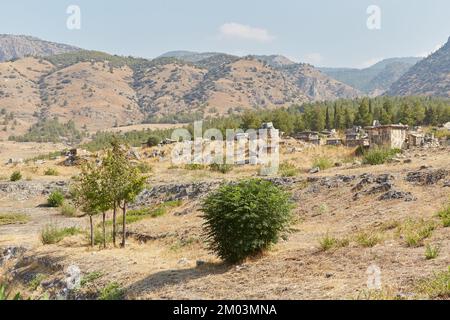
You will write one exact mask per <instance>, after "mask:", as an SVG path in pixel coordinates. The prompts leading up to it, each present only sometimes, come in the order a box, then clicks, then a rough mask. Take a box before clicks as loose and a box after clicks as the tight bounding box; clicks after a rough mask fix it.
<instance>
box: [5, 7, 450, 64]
mask: <svg viewBox="0 0 450 320" xmlns="http://www.w3.org/2000/svg"><path fill="white" fill-rule="evenodd" d="M70 5H78V6H79V8H80V10H81V29H79V30H69V29H68V28H67V26H66V21H67V19H68V17H69V14H67V12H66V11H67V8H68V6H70ZM371 5H377V6H378V7H379V8H380V10H381V16H380V17H381V19H380V27H381V28H380V29H375V30H370V29H369V28H368V27H367V20H368V18H369V14H367V12H366V11H367V9H368V7H369V6H371ZM449 17H450V1H449V0H428V1H425V0H422V1H420V0H368V1H366V0H340V1H337V0H314V1H313V0H311V1H306V0H272V1H268V0H226V1H225V0H223V1H216V0H164V1H152V0H146V1H145V0H127V1H119V0H70V1H65V0H39V1H35V0H14V1H12V0H8V1H6V0H4V1H2V4H1V6H0V33H13V34H27V35H33V36H37V37H40V38H42V39H45V40H50V41H56V42H63V43H68V44H72V45H76V46H79V47H82V48H86V49H95V50H101V51H106V52H109V53H114V54H120V55H133V56H140V57H146V58H152V57H156V56H158V55H160V54H162V53H164V52H166V51H170V50H193V51H220V52H227V53H231V54H237V55H245V54H250V53H251V54H283V55H285V56H287V57H289V58H291V59H293V60H295V61H302V62H310V63H312V64H314V65H318V66H336V67H337V66H347V67H350V66H352V67H363V66H368V65H370V64H372V63H374V62H377V60H380V59H383V58H389V57H398V56H419V55H425V54H428V53H430V52H431V51H434V50H435V49H436V48H438V47H439V46H440V45H442V44H444V43H445V42H446V41H447V39H448V38H449V36H450V18H449Z"/></svg>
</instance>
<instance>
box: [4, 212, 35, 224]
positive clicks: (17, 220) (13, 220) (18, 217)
mask: <svg viewBox="0 0 450 320" xmlns="http://www.w3.org/2000/svg"><path fill="white" fill-rule="evenodd" d="M29 220H30V218H29V217H28V216H27V215H25V214H22V213H0V226H5V225H9V224H24V223H27V222H28V221H29Z"/></svg>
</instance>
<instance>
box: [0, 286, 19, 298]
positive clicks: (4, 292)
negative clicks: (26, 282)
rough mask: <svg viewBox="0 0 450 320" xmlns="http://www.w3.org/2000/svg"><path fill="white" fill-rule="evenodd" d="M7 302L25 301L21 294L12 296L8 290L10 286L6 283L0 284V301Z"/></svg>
mask: <svg viewBox="0 0 450 320" xmlns="http://www.w3.org/2000/svg"><path fill="white" fill-rule="evenodd" d="M6 300H23V298H22V295H21V294H20V293H16V294H15V295H12V293H11V291H10V290H8V286H7V285H6V284H4V283H0V301H6Z"/></svg>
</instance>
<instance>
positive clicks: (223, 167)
mask: <svg viewBox="0 0 450 320" xmlns="http://www.w3.org/2000/svg"><path fill="white" fill-rule="evenodd" d="M233 167H234V166H233V165H232V164H227V163H222V164H218V163H212V164H210V166H209V168H210V170H211V171H215V172H220V173H223V174H227V173H229V172H231V171H232V170H233Z"/></svg>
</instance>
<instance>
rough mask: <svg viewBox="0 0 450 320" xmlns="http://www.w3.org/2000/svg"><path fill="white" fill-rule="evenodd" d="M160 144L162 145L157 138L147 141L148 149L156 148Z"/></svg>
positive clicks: (150, 138)
mask: <svg viewBox="0 0 450 320" xmlns="http://www.w3.org/2000/svg"><path fill="white" fill-rule="evenodd" d="M160 143H161V139H160V138H158V137H157V136H150V137H149V138H148V139H147V146H148V147H156V146H157V145H158V144H160Z"/></svg>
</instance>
